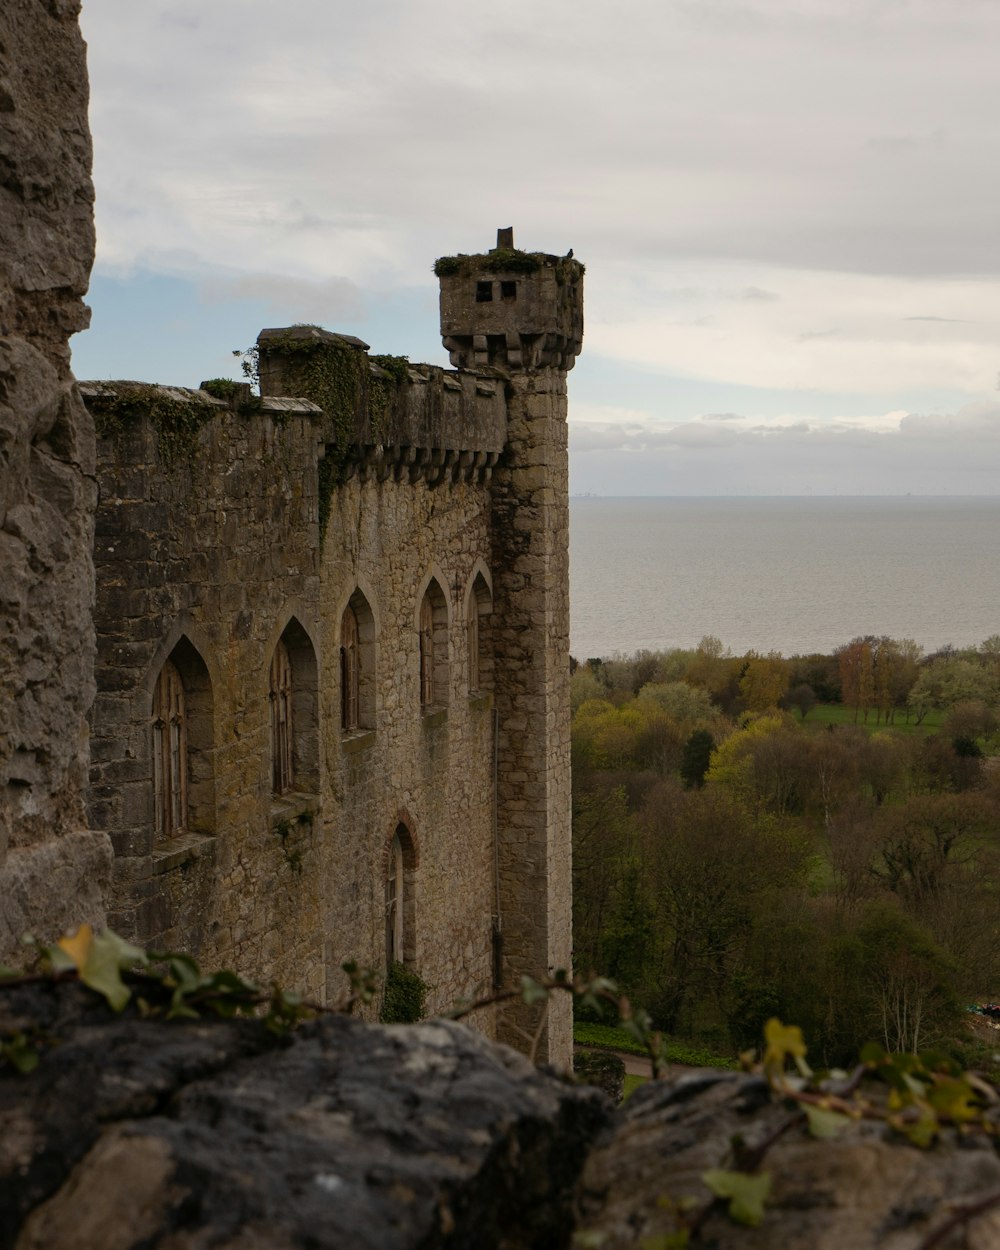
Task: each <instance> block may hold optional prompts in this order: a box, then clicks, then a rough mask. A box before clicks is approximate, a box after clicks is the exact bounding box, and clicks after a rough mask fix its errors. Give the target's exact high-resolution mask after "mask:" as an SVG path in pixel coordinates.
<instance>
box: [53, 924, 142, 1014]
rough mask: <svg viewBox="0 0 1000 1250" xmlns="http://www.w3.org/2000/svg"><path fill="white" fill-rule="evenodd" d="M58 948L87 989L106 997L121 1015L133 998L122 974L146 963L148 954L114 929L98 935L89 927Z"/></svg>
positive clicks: (78, 931) (62, 942) (60, 941)
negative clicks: (123, 971)
mask: <svg viewBox="0 0 1000 1250" xmlns="http://www.w3.org/2000/svg"><path fill="white" fill-rule="evenodd" d="M56 945H57V947H58V949H59V950H60V951H61V952H62V954H63V956H64V957H65V958H66V959H68V960H69V962H70V965H71V966H72V967H75V968H76V970H77V972H78V974H79V977H80V980H81V981H82V982H83V983H84V985H88V986H89V987H90V988H91V989H92V990H96V992H97V993H98V994H103V996H104V997H105V999H107V1002H108V1006H109V1007H111V1009H112V1011H121V1010H122V1008H123V1007H124V1006H125V1004H126V1003H127V1002H128V1000H129V998H130V997H131V991H130V990H129V989H128V988H127V987H126V985H125V983H124V982H123V981H122V978H121V970H122V968H128V967H130V966H131V965H132V964H135V963H144V962H145V961H146V952H145V951H144V950H142V949H141V948H140V947H138V946H133V945H132V944H131V942H126V941H125V939H124V938H120V937H119V936H118V934H117V933H112V932H111V930H110V929H106V930H105V931H104V932H103V933H95V932H94V930H93V928H92V927H91V926H90V925H89V924H82V925H80V927H79V929H77V931H76V933H74V934H72V935H71V936H69V937H62V938H60V939H59V941H58V943H57V944H56ZM53 966H55V961H54V960H53Z"/></svg>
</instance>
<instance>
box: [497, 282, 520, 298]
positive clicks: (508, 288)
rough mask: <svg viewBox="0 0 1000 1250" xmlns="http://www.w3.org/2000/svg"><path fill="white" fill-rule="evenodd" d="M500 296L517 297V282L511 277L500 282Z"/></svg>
mask: <svg viewBox="0 0 1000 1250" xmlns="http://www.w3.org/2000/svg"><path fill="white" fill-rule="evenodd" d="M500 298H501V299H517V283H516V282H515V281H513V279H511V280H510V281H506V282H501V283H500Z"/></svg>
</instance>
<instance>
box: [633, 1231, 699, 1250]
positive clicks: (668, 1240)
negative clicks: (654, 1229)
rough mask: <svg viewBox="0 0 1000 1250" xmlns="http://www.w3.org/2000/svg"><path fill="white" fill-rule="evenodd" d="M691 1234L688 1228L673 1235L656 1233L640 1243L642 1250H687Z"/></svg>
mask: <svg viewBox="0 0 1000 1250" xmlns="http://www.w3.org/2000/svg"><path fill="white" fill-rule="evenodd" d="M689 1244H690V1234H689V1232H688V1230H687V1229H686V1228H679V1229H677V1231H676V1232H673V1233H655V1234H654V1235H653V1236H652V1237H643V1239H642V1241H641V1242H640V1243H639V1245H640V1246H641V1248H642V1250H687V1247H688V1245H689Z"/></svg>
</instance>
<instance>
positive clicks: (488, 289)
mask: <svg viewBox="0 0 1000 1250" xmlns="http://www.w3.org/2000/svg"><path fill="white" fill-rule="evenodd" d="M476 303H477V304H492V303H493V283H492V282H477V283H476Z"/></svg>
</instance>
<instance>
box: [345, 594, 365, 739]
mask: <svg viewBox="0 0 1000 1250" xmlns="http://www.w3.org/2000/svg"><path fill="white" fill-rule="evenodd" d="M360 650H361V642H360V638H359V630H358V618H357V616H356V615H355V613H354V609H353V608H352V607H351V605H350V604H348V605H347V607H346V608H345V609H344V615H343V617H342V618H341V621H340V726H341V728H342V729H343V730H344V732H345V733H350V732H351V731H352V730H354V729H357V728H358V726H359V724H360V705H361V682H360V678H361V663H360V660H361V656H360Z"/></svg>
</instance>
